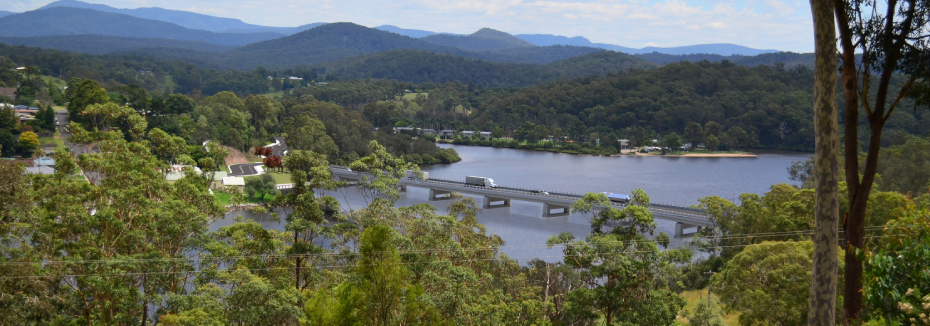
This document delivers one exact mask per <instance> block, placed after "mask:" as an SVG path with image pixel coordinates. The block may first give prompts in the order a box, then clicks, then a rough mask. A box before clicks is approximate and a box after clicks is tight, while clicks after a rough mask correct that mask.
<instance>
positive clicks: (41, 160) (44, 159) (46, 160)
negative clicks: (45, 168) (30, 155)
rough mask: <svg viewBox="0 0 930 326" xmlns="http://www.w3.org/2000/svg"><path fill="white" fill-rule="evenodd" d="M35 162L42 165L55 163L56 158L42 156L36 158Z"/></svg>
mask: <svg viewBox="0 0 930 326" xmlns="http://www.w3.org/2000/svg"><path fill="white" fill-rule="evenodd" d="M33 164H35V165H37V166H42V165H55V160H54V159H52V158H51V157H42V158H39V159H36V160H34V161H33Z"/></svg>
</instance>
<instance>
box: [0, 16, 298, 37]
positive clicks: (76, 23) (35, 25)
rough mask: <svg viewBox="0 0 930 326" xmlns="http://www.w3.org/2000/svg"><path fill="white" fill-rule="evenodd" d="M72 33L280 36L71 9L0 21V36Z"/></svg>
mask: <svg viewBox="0 0 930 326" xmlns="http://www.w3.org/2000/svg"><path fill="white" fill-rule="evenodd" d="M73 34H96V35H109V36H120V37H137V38H164V39H175V40H187V41H201V42H207V43H213V44H220V45H243V44H249V43H254V42H258V41H264V40H268V39H273V38H277V37H280V36H282V35H281V34H277V33H214V32H208V31H203V30H194V29H188V28H184V27H181V26H179V25H175V24H172V23H166V22H162V21H157V20H150V19H142V18H137V17H133V16H129V15H123V14H115V13H108V12H102V11H96V10H91V9H82V8H71V7H53V8H48V9H42V10H33V11H29V12H25V13H21V14H16V15H10V16H6V17H3V19H0V36H6V37H29V36H48V35H73Z"/></svg>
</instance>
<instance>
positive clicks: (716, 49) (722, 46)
mask: <svg viewBox="0 0 930 326" xmlns="http://www.w3.org/2000/svg"><path fill="white" fill-rule="evenodd" d="M376 28H377V29H380V30H384V31H388V32H392V33H395V34H400V35H405V36H410V37H414V38H424V39H429V38H433V39H443V40H455V38H454V37H453V36H455V34H448V33H436V32H431V31H425V30H418V29H404V28H400V27H397V26H391V25H382V26H378V27H376ZM443 35H448V36H443ZM441 36H442V37H441ZM512 36H514V37H516V38H519V39H521V40H524V41H526V42H528V43H530V44H533V45H537V46H550V45H570V46H587V47H595V48H600V49H604V50H610V51H617V52H623V53H629V54H643V53H652V52H658V53H663V54H674V55H681V54H697V53H707V54H717V55H723V56H730V55H750V56H751V55H759V54H763V53H776V52H779V51H778V50H760V49H754V48H750V47H746V46H742V45H737V44H730V43H716V44H697V45H687V46H677V47H644V48H641V49H637V48H631V47H625V46H620V45H614V44H606V43H594V42H591V41H590V40H588V39H587V38H585V37H583V36H575V37H566V36H561V35H551V34H517V35H512ZM459 37H464V36H459ZM443 42H444V43H442V44H444V45H449V44H450V43H451V42H452V41H443ZM437 44H439V43H437Z"/></svg>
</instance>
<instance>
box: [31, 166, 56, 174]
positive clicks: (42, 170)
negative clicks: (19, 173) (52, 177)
mask: <svg viewBox="0 0 930 326" xmlns="http://www.w3.org/2000/svg"><path fill="white" fill-rule="evenodd" d="M26 173H27V174H55V169H54V168H52V167H50V166H48V165H43V166H36V167H27V168H26Z"/></svg>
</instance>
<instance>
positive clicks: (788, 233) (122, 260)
mask: <svg viewBox="0 0 930 326" xmlns="http://www.w3.org/2000/svg"><path fill="white" fill-rule="evenodd" d="M881 228H882V227H881V226H871V227H866V228H865V229H866V231H873V230H878V229H881ZM812 232H813V231H812V230H799V231H785V232H767V233H746V234H734V235H725V236H720V237H717V238H716V239H717V240H739V239H750V240H754V239H759V238H769V237H782V236H803V235H810V234H812ZM870 238H874V237H870ZM655 242H656V240H654V239H648V240H610V241H585V240H576V241H574V243H577V244H579V245H583V244H587V245H610V244H627V245H637V244H646V243H655ZM570 244H572V243H568V244H554V245H552V246H549V245H540V244H533V245H522V246H510V245H504V246H500V247H489V248H448V249H413V250H397V253H398V254H416V253H449V252H451V253H459V252H466V253H467V252H480V251H492V250H493V251H497V250H500V249H501V248H503V247H506V248H508V249H521V248H522V249H535V248H546V249H551V248H555V247H564V246H567V245H570ZM715 248H725V247H723V246H716V247H715ZM354 255H358V253H355V252H349V253H317V254H266V255H238V256H213V257H211V256H209V255H208V256H207V257H165V258H113V259H92V260H45V261H41V262H0V266H3V265H25V264H37V263H43V264H47V265H58V264H61V265H64V264H89V263H101V264H112V265H119V264H123V263H131V262H192V261H193V262H200V263H204V262H224V261H227V260H236V259H250V258H265V259H269V258H280V259H291V258H314V257H325V256H331V257H332V256H354Z"/></svg>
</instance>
